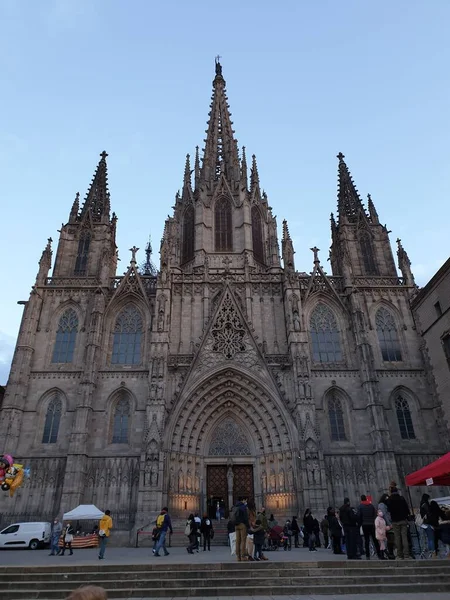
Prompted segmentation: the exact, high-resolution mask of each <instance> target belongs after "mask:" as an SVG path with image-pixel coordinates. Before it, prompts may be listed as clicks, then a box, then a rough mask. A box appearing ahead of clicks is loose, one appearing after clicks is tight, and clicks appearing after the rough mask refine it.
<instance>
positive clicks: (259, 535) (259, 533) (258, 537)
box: [248, 519, 266, 561]
mask: <svg viewBox="0 0 450 600" xmlns="http://www.w3.org/2000/svg"><path fill="white" fill-rule="evenodd" d="M248 532H249V533H250V534H251V535H253V544H254V554H253V559H254V560H256V561H260V560H263V558H262V548H263V545H264V539H265V537H266V530H265V529H264V527H263V524H262V523H261V521H260V519H256V522H255V526H254V527H252V528H251V529H249V531H248Z"/></svg>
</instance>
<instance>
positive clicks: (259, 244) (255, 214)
mask: <svg viewBox="0 0 450 600" xmlns="http://www.w3.org/2000/svg"><path fill="white" fill-rule="evenodd" d="M252 238H253V255H254V257H255V258H256V260H258V261H259V262H262V263H263V262H264V245H263V235H262V221H261V213H260V212H259V210H258V208H257V207H256V206H253V207H252Z"/></svg>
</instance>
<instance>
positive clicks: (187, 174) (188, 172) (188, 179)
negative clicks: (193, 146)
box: [183, 154, 191, 189]
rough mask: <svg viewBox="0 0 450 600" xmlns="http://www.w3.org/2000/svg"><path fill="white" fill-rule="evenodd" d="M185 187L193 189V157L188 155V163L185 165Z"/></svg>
mask: <svg viewBox="0 0 450 600" xmlns="http://www.w3.org/2000/svg"><path fill="white" fill-rule="evenodd" d="M183 185H184V186H185V187H188V188H189V189H190V188H191V156H190V154H186V163H185V165H184V179H183Z"/></svg>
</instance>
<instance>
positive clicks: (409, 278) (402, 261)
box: [397, 238, 416, 285]
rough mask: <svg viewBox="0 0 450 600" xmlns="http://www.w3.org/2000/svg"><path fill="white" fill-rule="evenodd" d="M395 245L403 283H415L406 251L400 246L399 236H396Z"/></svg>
mask: <svg viewBox="0 0 450 600" xmlns="http://www.w3.org/2000/svg"><path fill="white" fill-rule="evenodd" d="M397 246H398V248H397V257H398V266H399V268H400V271H401V272H402V275H403V278H404V280H405V283H406V284H407V285H416V282H415V280H414V275H413V273H412V271H411V261H410V260H409V256H408V253H407V252H406V250H405V249H404V248H403V246H402V240H401V239H400V238H397Z"/></svg>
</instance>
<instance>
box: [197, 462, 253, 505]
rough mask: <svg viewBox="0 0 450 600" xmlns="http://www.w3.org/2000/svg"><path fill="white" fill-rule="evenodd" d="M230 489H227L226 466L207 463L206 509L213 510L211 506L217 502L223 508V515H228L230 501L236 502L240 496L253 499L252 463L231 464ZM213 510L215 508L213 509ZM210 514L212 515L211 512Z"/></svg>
mask: <svg viewBox="0 0 450 600" xmlns="http://www.w3.org/2000/svg"><path fill="white" fill-rule="evenodd" d="M232 471H233V479H232V490H231V492H230V490H229V489H228V485H229V483H228V466H227V465H208V467H207V477H206V487H207V492H206V493H207V498H208V511H209V512H211V513H212V512H213V507H216V506H217V503H219V505H220V507H223V509H224V513H225V514H224V516H225V517H227V516H228V512H229V510H230V508H231V506H230V502H231V503H232V505H233V504H235V503H236V501H237V499H238V498H239V497H240V496H245V497H246V498H248V499H249V500H253V499H254V495H255V492H254V483H253V465H233V466H232ZM214 510H215V509H214ZM211 516H213V515H212V514H211Z"/></svg>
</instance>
